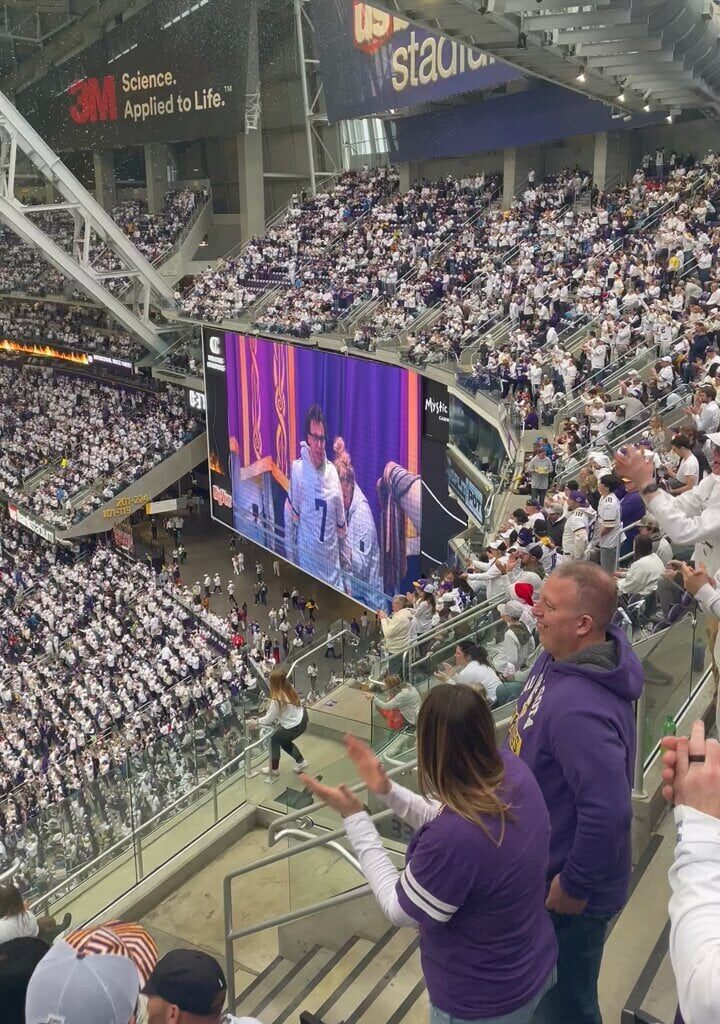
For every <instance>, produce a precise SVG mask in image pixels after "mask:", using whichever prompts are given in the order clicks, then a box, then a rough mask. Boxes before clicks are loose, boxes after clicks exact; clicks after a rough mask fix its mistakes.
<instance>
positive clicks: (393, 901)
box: [344, 782, 441, 928]
mask: <svg viewBox="0 0 720 1024" xmlns="http://www.w3.org/2000/svg"><path fill="white" fill-rule="evenodd" d="M380 799H381V800H382V801H383V803H384V804H386V805H387V806H388V807H389V808H390V809H391V810H392V811H394V812H395V814H396V815H397V816H398V818H401V819H402V821H405V822H407V824H408V825H410V827H411V828H414V829H418V828H420V826H421V825H424V824H425V823H426V822H428V821H432V819H433V818H435V817H436V816H437V815H438V814H439V813H440V810H441V805H440V804H439V803H438V802H437V801H436V800H426V799H425V797H422V796H418V794H417V793H413V792H411V790H409V789H405V787H404V786H398V785H396V783H394V782H393V783H391V786H390V792H389V793H387V794H386V795H384V796H381V797H380ZM344 825H345V831H346V833H347V837H348V839H349V840H350V843H351V845H352V848H353V850H354V851H355V853H356V855H357V858H358V860H359V861H360V867H361V868H362V870H363V874H364V875H365V878H366V879H367V880H368V883H369V885H370V888H371V889H372V891H373V893H374V895H375V899H376V900H377V901H378V904H379V906H380V909H381V910H382V912H383V913H384V914H385V916H386V917H387V919H388V920H389V921H390V923H391V924H394V925H395V926H396V927H397V928H417V922H416V921H414V920H413V919H412V918H411V917H410V915H409V914H406V913H405V911H404V910H403V909H402V907H401V906H400V902H399V900H398V898H397V893H396V886H397V882H398V878H400V872H399V871H398V869H397V868H396V867H395V865H394V864H393V862H392V861H391V860H390V858H389V856H388V854H387V851H386V850H385V848H384V846H383V844H382V840H381V838H380V836H379V835H378V833H377V829H376V828H375V825H374V824H373V822H372V821H370V816H369V815H368V813H367V811H358V812H357V814H351V815H350V817H349V818H345V820H344Z"/></svg>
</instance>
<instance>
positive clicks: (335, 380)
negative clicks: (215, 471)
mask: <svg viewBox="0 0 720 1024" xmlns="http://www.w3.org/2000/svg"><path fill="white" fill-rule="evenodd" d="M225 358H226V362H227V388H228V435H229V439H230V476H231V481H232V498H233V524H234V526H235V529H237V530H238V531H239V532H240V533H243V534H245V535H246V536H248V537H250V538H251V539H253V540H255V541H256V542H257V543H259V544H262V545H264V546H265V547H267V548H269V549H270V550H272V551H276V552H277V553H278V554H280V555H282V556H283V557H285V558H287V559H288V560H289V561H292V562H294V563H295V564H296V565H298V566H300V568H302V569H304V570H306V571H307V572H309V573H311V574H312V575H313V576H317V577H318V578H320V579H322V580H324V581H325V582H326V583H329V584H330V585H331V586H333V587H336V588H337V589H339V590H342V591H344V592H345V593H348V594H350V595H351V596H352V597H354V598H355V599H356V600H358V601H360V602H362V603H363V604H366V605H368V606H369V607H371V608H377V607H381V606H385V604H386V601H387V598H388V597H390V596H392V594H394V593H397V592H400V593H402V592H404V590H405V589H407V587H408V586H409V585H410V583H411V582H412V580H413V579H415V578H417V574H418V571H419V555H420V532H421V522H420V517H421V513H420V509H421V500H420V498H421V492H420V488H421V483H420V378H419V377H418V376H417V374H414V373H412V372H411V371H408V370H403V369H400V368H399V367H393V366H386V365H384V364H381V363H373V362H371V361H369V360H363V359H353V358H348V357H345V356H340V355H334V354H332V353H326V352H319V351H318V350H317V349H311V348H303V347H300V346H293V345H284V344H281V343H279V342H272V341H267V340H263V339H260V338H255V337H252V336H249V335H238V334H234V333H229V332H228V333H226V334H225Z"/></svg>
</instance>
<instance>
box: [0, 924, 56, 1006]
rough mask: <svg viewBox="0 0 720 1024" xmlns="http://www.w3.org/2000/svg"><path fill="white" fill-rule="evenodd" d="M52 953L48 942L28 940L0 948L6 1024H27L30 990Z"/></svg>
mask: <svg viewBox="0 0 720 1024" xmlns="http://www.w3.org/2000/svg"><path fill="white" fill-rule="evenodd" d="M49 949H50V947H49V946H48V944H47V942H43V940H42V939H38V938H30V937H29V936H23V937H22V938H18V939H10V940H9V941H8V942H3V943H2V945H0V1005H2V1008H3V1017H2V1019H3V1022H4V1024H25V997H26V995H27V987H28V984H29V983H30V978H31V977H32V974H33V971H34V970H35V968H36V967H37V965H38V964H39V963H40V961H41V960H42V958H43V957H44V956H45V954H46V953H47V951H48V950H49Z"/></svg>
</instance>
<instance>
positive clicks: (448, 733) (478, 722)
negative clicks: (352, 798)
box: [417, 683, 510, 846]
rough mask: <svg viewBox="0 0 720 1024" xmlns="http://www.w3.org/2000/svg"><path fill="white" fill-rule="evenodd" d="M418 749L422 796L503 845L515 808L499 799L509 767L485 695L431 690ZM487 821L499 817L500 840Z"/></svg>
mask: <svg viewBox="0 0 720 1024" xmlns="http://www.w3.org/2000/svg"><path fill="white" fill-rule="evenodd" d="M417 749H418V781H419V783H420V790H421V792H422V793H423V794H424V795H425V796H429V797H435V798H437V799H438V800H439V801H440V802H441V803H443V804H444V805H445V806H446V807H449V808H450V810H451V811H454V812H455V813H456V814H459V815H460V817H462V818H466V819H467V820H468V821H471V822H473V824H475V825H479V826H480V828H481V829H483V831H484V832H485V833H486V834H487V836H488V837H489V838H490V839H491V840H492V842H494V843H495V844H496V845H497V846H500V844H501V843H502V841H503V837H504V835H505V821H506V817H507V815H508V812H509V809H510V805H509V804H507V803H505V801H504V800H502V799H501V797H500V796H499V795H498V790H499V788H500V786H501V785H502V783H503V782H504V780H505V765H504V764H503V760H502V758H501V756H500V753H499V751H498V747H497V741H496V738H495V723H494V721H493V717H492V714H491V712H490V708H489V706H488V703H487V701H486V700H485V697H484V696H483V695H482V693H480V692H479V690H476V689H475V688H474V687H471V686H452V685H451V684H449V683H443V684H442V685H440V686H435V687H434V688H433V689H432V690H430V692H429V693H428V695H427V697H425V699H424V701H423V702H422V704H421V706H420V714H419V715H418V722H417ZM487 817H496V818H499V819H500V834H499V836H497V837H496V836H495V835H493V834H492V832H491V831H490V829H489V828H488V825H487V822H486V820H485V819H486V818H487Z"/></svg>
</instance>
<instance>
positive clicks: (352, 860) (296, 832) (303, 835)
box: [275, 828, 363, 875]
mask: <svg viewBox="0 0 720 1024" xmlns="http://www.w3.org/2000/svg"><path fill="white" fill-rule="evenodd" d="M286 836H290V837H291V838H292V839H302V840H303V841H305V840H306V839H307V837H308V834H307V832H303V830H302V829H301V828H284V829H283V830H282V832H278V834H277V835H276V836H275V841H276V842H279V840H281V839H285V837H286ZM324 848H325V849H328V850H334V851H335V853H337V854H338V856H340V857H342V859H343V860H344V861H347V863H348V864H349V865H350V867H353V868H355V870H356V871H358V872H359V873H360V874H361V875H362V874H363V869H362V868H361V866H360V861H359V860H358V859H357V857H353V855H352V854H351V853H350V851H349V850H346V849H345V847H344V846H341V845H340V843H336V842H335V840H334V839H330V840H329V841H328V842H327V843H326V844H325V847H324Z"/></svg>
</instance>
